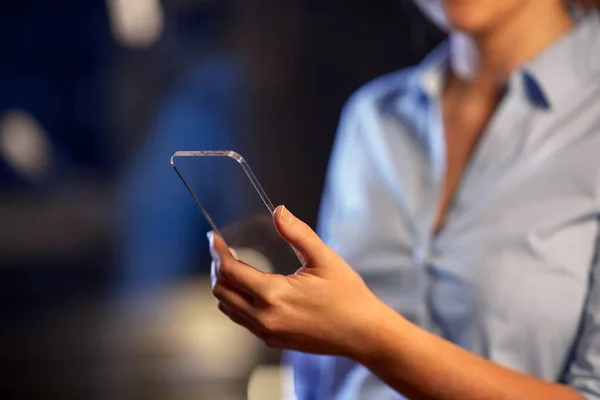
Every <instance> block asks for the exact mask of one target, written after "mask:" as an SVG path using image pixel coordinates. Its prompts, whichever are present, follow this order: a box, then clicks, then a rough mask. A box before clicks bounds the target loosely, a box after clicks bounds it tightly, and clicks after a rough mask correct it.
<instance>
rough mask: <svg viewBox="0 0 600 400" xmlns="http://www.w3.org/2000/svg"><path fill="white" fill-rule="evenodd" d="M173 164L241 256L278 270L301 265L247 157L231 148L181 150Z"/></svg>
mask: <svg viewBox="0 0 600 400" xmlns="http://www.w3.org/2000/svg"><path fill="white" fill-rule="evenodd" d="M171 166H172V167H173V169H174V170H175V172H176V173H177V175H178V176H179V178H180V179H181V181H182V183H183V185H184V186H185V189H187V191H188V192H189V193H190V195H191V196H192V199H193V201H194V202H195V203H196V205H197V206H198V208H199V209H200V212H201V213H202V215H203V216H204V219H205V220H206V222H207V223H208V225H209V226H210V227H211V229H212V230H213V231H215V232H216V233H217V234H219V235H220V236H221V237H223V238H224V239H225V241H226V242H227V244H228V245H229V246H230V247H233V248H234V249H236V250H237V253H238V257H239V258H240V259H241V260H242V261H244V262H246V263H248V264H250V265H252V266H254V267H256V268H258V269H261V270H265V269H267V270H268V269H271V270H272V271H274V272H278V273H293V272H294V271H295V270H297V269H298V268H299V267H301V266H302V257H301V256H300V255H299V254H298V253H297V252H296V251H295V250H294V249H293V248H292V247H291V246H290V245H289V244H287V243H286V242H285V241H284V240H283V239H281V237H280V236H279V234H278V232H277V230H276V229H275V226H274V224H273V217H272V215H273V212H274V211H275V207H274V205H273V203H272V202H271V200H270V199H269V197H268V196H267V194H266V192H265V190H264V189H263V187H262V185H261V184H260V182H259V181H258V179H257V178H256V176H255V175H254V173H253V172H252V169H251V168H250V165H249V164H248V162H247V161H246V160H245V159H244V157H242V156H241V155H240V154H238V153H236V152H235V151H231V150H222V151H178V152H176V153H175V154H173V156H172V157H171ZM182 190H183V188H182ZM267 264H268V266H267Z"/></svg>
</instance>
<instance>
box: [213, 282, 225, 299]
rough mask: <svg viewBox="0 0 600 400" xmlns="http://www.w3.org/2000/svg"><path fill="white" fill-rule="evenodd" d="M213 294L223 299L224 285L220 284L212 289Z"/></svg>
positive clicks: (216, 284)
mask: <svg viewBox="0 0 600 400" xmlns="http://www.w3.org/2000/svg"><path fill="white" fill-rule="evenodd" d="M212 294H213V296H215V297H216V298H217V299H221V298H222V297H223V285H221V284H220V283H219V282H217V283H215V284H214V285H213V287H212ZM219 304H220V303H219Z"/></svg>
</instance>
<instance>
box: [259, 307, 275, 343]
mask: <svg viewBox="0 0 600 400" xmlns="http://www.w3.org/2000/svg"><path fill="white" fill-rule="evenodd" d="M256 322H257V324H258V328H259V331H260V332H261V338H262V339H263V340H269V339H272V338H273V336H274V335H276V334H277V333H278V331H279V329H278V321H277V319H276V318H275V317H274V316H273V315H272V314H271V313H268V312H265V313H262V314H260V315H258V316H257V321H256Z"/></svg>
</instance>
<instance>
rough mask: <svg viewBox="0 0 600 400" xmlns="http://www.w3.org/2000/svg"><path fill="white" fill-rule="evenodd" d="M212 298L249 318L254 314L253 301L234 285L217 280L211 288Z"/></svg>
mask: <svg viewBox="0 0 600 400" xmlns="http://www.w3.org/2000/svg"><path fill="white" fill-rule="evenodd" d="M212 292H213V296H215V297H216V298H217V300H219V302H221V303H224V304H225V305H227V306H228V307H229V308H231V309H233V310H234V311H236V312H237V313H240V314H243V315H246V316H248V317H251V316H252V314H253V313H254V310H255V307H254V299H253V298H252V297H250V296H249V295H248V294H246V293H244V292H242V291H241V290H239V289H238V288H237V287H235V286H234V285H232V284H230V283H228V282H226V281H223V280H221V279H217V280H216V283H215V285H214V286H213V288H212Z"/></svg>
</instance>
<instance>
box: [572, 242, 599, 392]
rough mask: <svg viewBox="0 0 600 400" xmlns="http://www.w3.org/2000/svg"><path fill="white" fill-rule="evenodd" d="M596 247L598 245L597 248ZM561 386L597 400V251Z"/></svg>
mask: <svg viewBox="0 0 600 400" xmlns="http://www.w3.org/2000/svg"><path fill="white" fill-rule="evenodd" d="M597 248H598V246H597ZM565 383H566V384H568V385H569V386H571V387H573V388H575V389H576V390H577V391H578V392H579V393H580V394H581V395H582V396H583V397H584V398H586V399H588V400H600V252H599V251H597V255H596V262H595V265H594V266H593V270H592V272H591V274H590V289H589V295H588V299H587V304H586V307H585V310H584V313H583V316H582V323H581V328H580V333H579V337H578V340H577V342H576V344H575V347H574V349H573V354H572V357H571V361H570V363H569V365H568V366H567V371H566V376H565Z"/></svg>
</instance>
